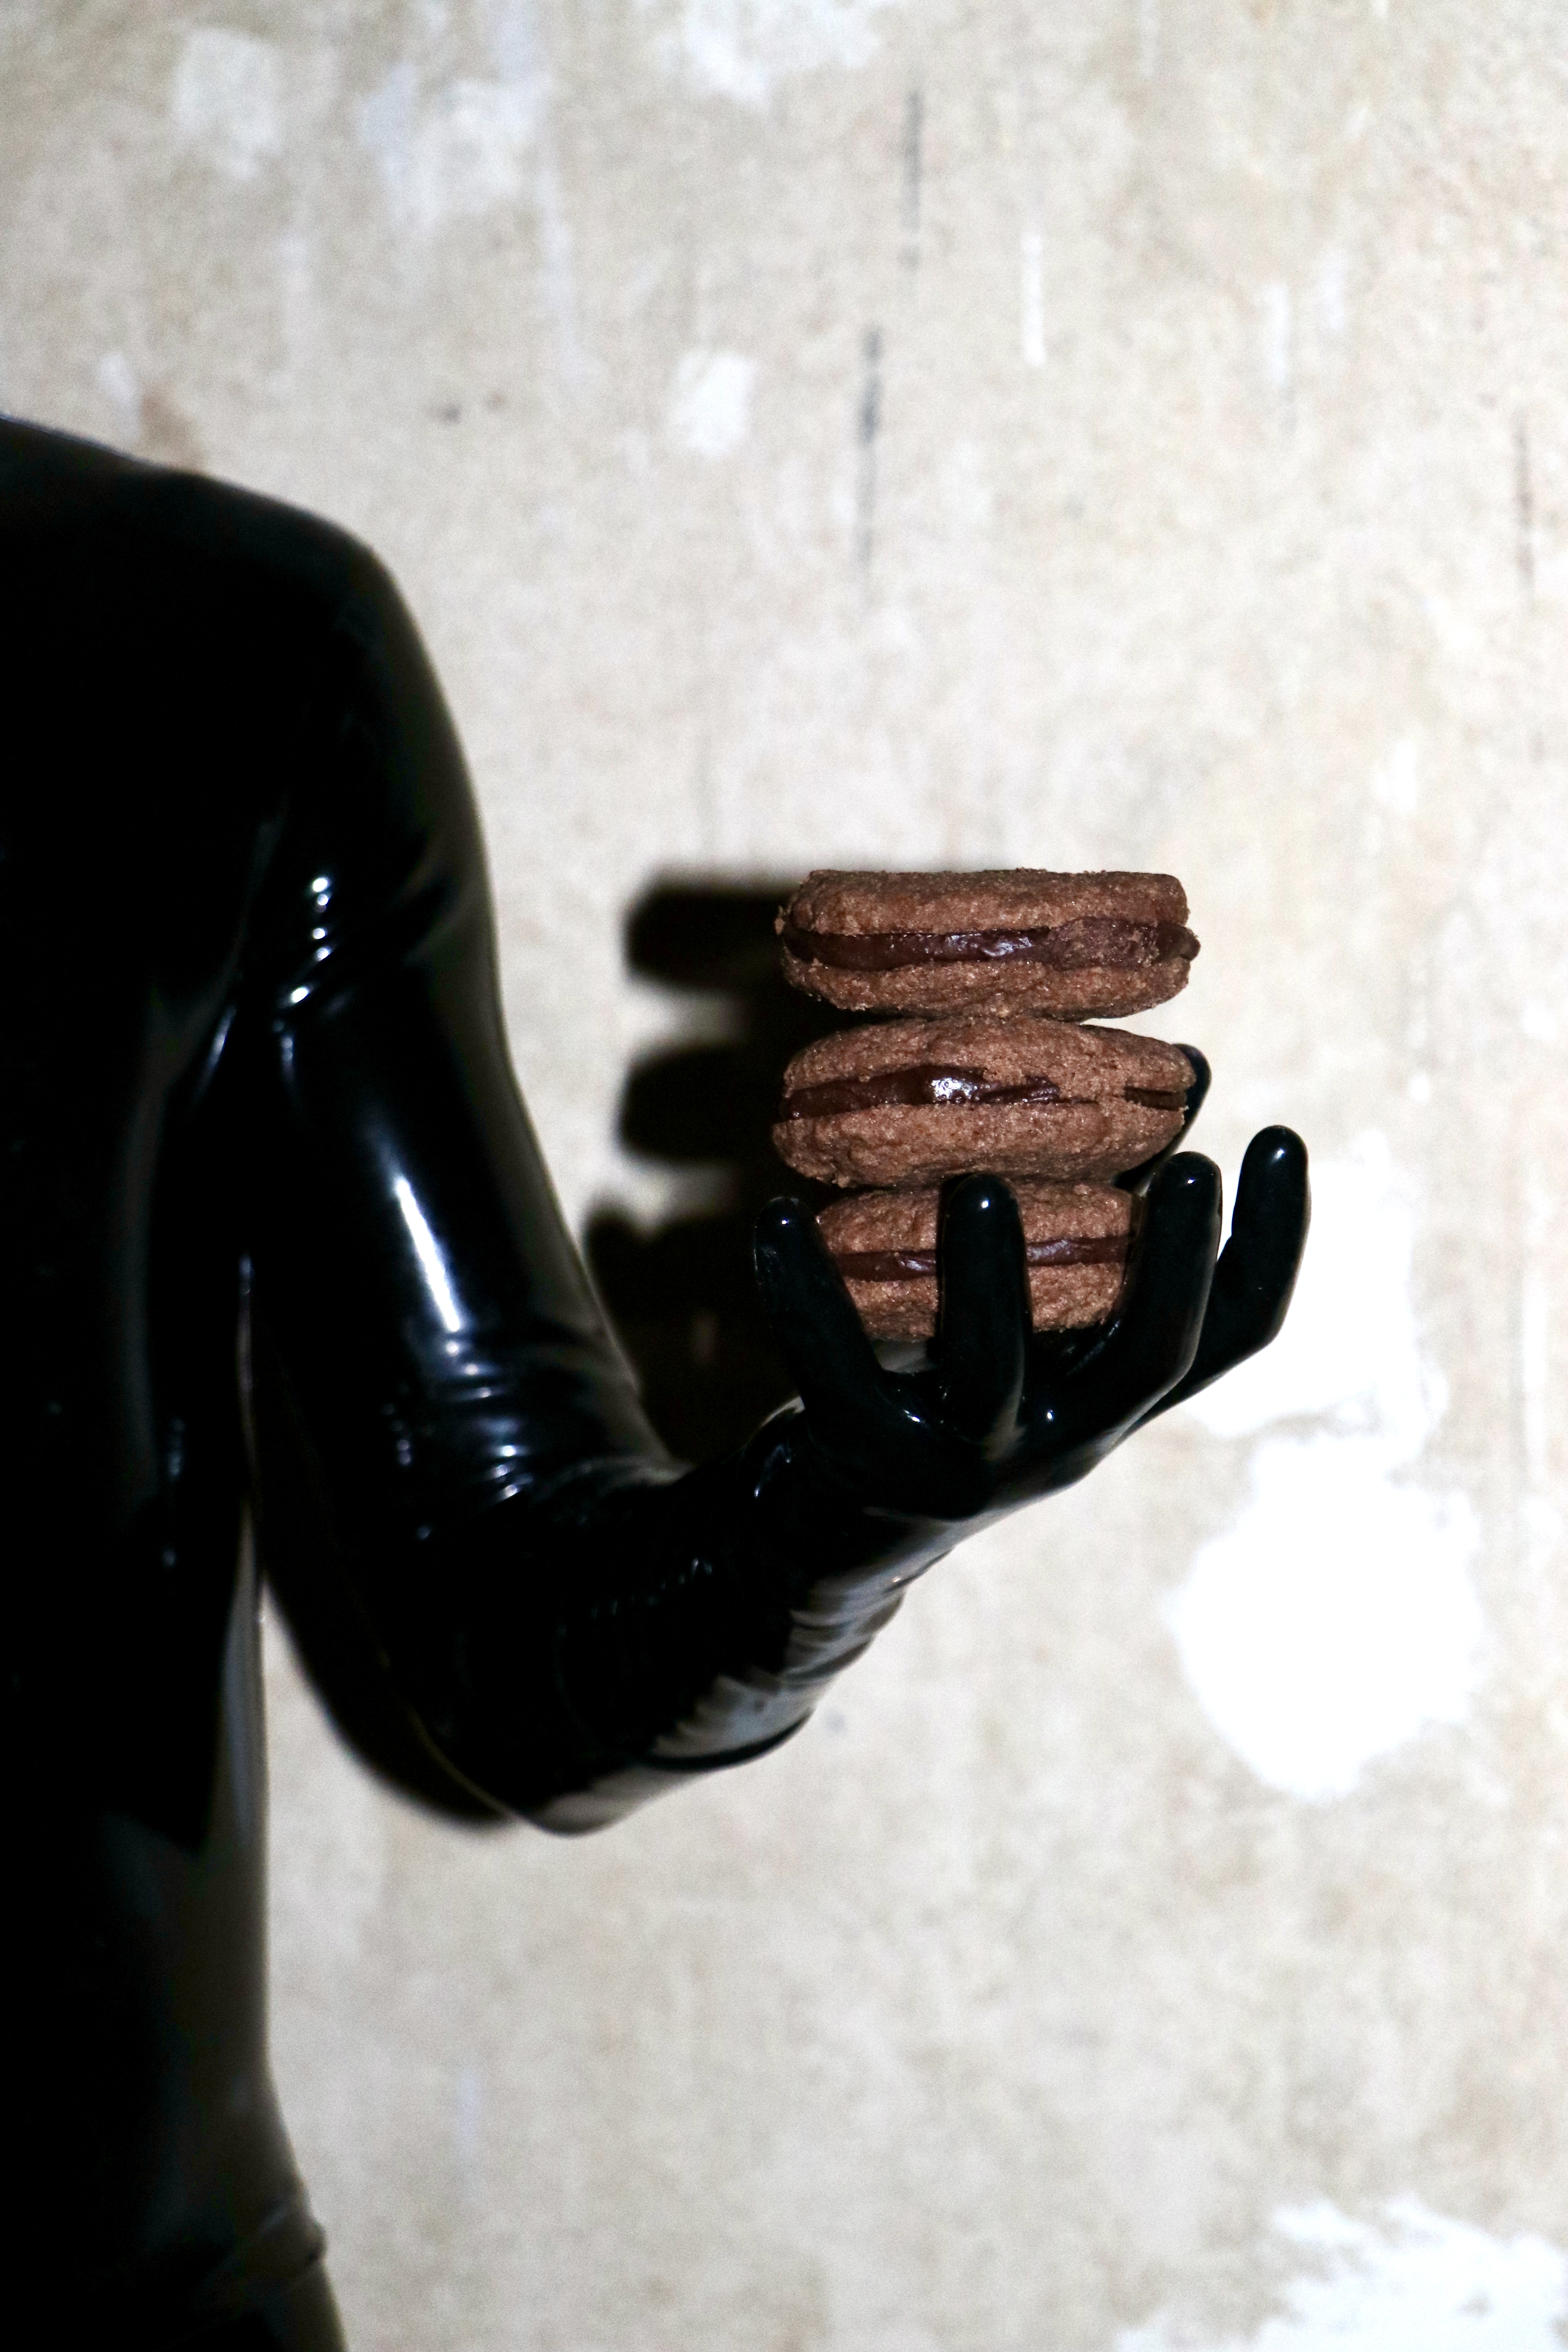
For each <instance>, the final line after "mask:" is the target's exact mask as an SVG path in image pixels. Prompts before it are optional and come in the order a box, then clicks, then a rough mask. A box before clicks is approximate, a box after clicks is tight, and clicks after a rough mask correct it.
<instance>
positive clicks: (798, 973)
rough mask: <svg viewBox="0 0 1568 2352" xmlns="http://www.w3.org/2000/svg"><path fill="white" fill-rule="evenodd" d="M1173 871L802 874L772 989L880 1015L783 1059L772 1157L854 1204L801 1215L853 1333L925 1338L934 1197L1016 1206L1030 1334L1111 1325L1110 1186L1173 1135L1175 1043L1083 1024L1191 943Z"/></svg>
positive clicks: (1127, 1002)
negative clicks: (779, 978) (785, 987)
mask: <svg viewBox="0 0 1568 2352" xmlns="http://www.w3.org/2000/svg"><path fill="white" fill-rule="evenodd" d="M1186 919H1187V901H1186V896H1185V893H1184V890H1183V888H1182V886H1181V884H1180V883H1179V882H1178V881H1177V880H1176V879H1175V877H1174V876H1173V875H1169V874H1050V873H1045V872H1041V871H1037V870H1034V869H1031V868H1027V867H1020V868H1016V869H1014V870H1011V871H1007V872H995V873H974V874H840V873H816V874H810V875H808V876H807V877H806V878H805V881H804V882H803V883H802V884H801V886H800V887H799V889H798V890H796V892H795V896H794V897H793V898H791V899H790V900H789V902H788V904H787V905H786V906H785V907H784V908H783V910H782V912H781V913H780V915H779V918H778V922H777V927H776V928H777V929H778V933H779V939H780V944H781V947H782V950H783V957H784V976H785V978H786V979H787V980H788V981H789V982H791V984H792V985H793V986H794V987H795V988H799V989H803V990H804V991H805V992H806V993H807V994H809V995H812V996H817V997H821V998H823V999H824V1000H825V1001H826V1003H829V1004H832V1005H836V1006H837V1007H838V1008H839V1009H840V1010H841V1011H843V1012H846V1013H863V1014H868V1015H876V1016H879V1017H877V1018H874V1019H867V1020H863V1021H861V1022H858V1023H857V1024H855V1025H854V1026H852V1027H846V1028H843V1029H839V1030H836V1031H834V1032H833V1034H831V1035H829V1036H826V1037H822V1038H818V1039H817V1040H816V1042H815V1043H814V1044H812V1045H807V1046H806V1047H805V1050H804V1051H803V1052H801V1053H798V1054H796V1055H795V1058H794V1060H793V1061H792V1062H791V1063H790V1064H789V1066H788V1067H787V1068H786V1070H785V1072H784V1094H783V1098H782V1100H781V1103H780V1106H779V1114H778V1118H777V1121H776V1123H775V1125H774V1128H773V1145H774V1149H775V1150H777V1152H778V1153H779V1156H780V1157H781V1159H783V1160H785V1161H787V1163H788V1165H789V1166H790V1167H791V1168H793V1169H795V1170H796V1171H798V1172H799V1173H800V1174H801V1175H803V1176H809V1177H813V1178H815V1179H816V1180H817V1181H819V1182H824V1183H828V1184H837V1185H843V1186H867V1187H870V1188H872V1189H870V1190H867V1191H858V1192H851V1193H850V1194H849V1195H848V1197H847V1198H846V1199H845V1200H842V1201H837V1202H834V1203H833V1205H832V1206H831V1207H829V1208H827V1209H825V1210H824V1211H823V1212H822V1213H821V1216H820V1219H819V1223H820V1224H821V1227H822V1231H823V1234H824V1236H825V1238H826V1241H827V1244H828V1246H829V1248H830V1249H831V1250H832V1252H833V1255H834V1259H835V1262H836V1263H837V1266H838V1270H839V1272H840V1273H841V1274H842V1275H843V1276H844V1279H845V1282H846V1284H847V1287H848V1290H849V1295H850V1297H852V1298H853V1300H854V1302H855V1304H856V1307H858V1309H859V1312H860V1316H861V1319H862V1320H863V1322H864V1323H865V1326H866V1328H867V1330H868V1332H869V1333H870V1335H871V1337H872V1338H873V1339H929V1338H930V1337H931V1334H932V1333H933V1332H934V1330H935V1328H936V1319H937V1270H936V1268H937V1260H936V1247H937V1229H938V1224H939V1222H940V1216H941V1205H942V1186H943V1184H944V1183H946V1182H947V1181H949V1180H951V1179H952V1178H953V1177H955V1176H962V1175H966V1174H969V1173H970V1172H972V1171H984V1173H986V1174H988V1175H994V1176H1005V1177H1006V1179H1007V1180H1008V1181H1009V1183H1011V1185H1012V1187H1013V1190H1014V1192H1016V1196H1017V1201H1018V1207H1019V1210H1020V1212H1021V1214H1022V1217H1023V1223H1024V1240H1025V1246H1026V1255H1027V1259H1028V1272H1029V1293H1030V1300H1031V1304H1032V1307H1033V1313H1034V1320H1035V1328H1036V1329H1037V1330H1042V1331H1043V1330H1067V1329H1070V1328H1075V1327H1077V1326H1079V1325H1083V1324H1089V1323H1097V1322H1100V1321H1101V1320H1102V1319H1103V1318H1104V1317H1106V1316H1107V1315H1109V1314H1110V1310H1111V1308H1112V1307H1113V1306H1114V1305H1115V1302H1116V1297H1117V1293H1118V1291H1119V1290H1120V1288H1121V1278H1122V1270H1123V1268H1124V1266H1125V1264H1126V1260H1127V1253H1128V1247H1129V1244H1130V1241H1131V1221H1132V1213H1133V1207H1134V1202H1133V1197H1132V1195H1131V1193H1130V1192H1126V1191H1123V1190H1121V1189H1120V1188H1118V1187H1117V1186H1116V1185H1115V1184H1113V1183H1111V1182H1110V1181H1109V1180H1110V1179H1111V1178H1113V1177H1117V1176H1121V1175H1124V1174H1125V1173H1126V1172H1127V1171H1130V1170H1131V1169H1135V1168H1138V1167H1140V1166H1142V1163H1143V1162H1144V1161H1145V1160H1150V1159H1152V1157H1153V1156H1154V1155H1155V1154H1156V1153H1158V1152H1159V1151H1161V1150H1163V1149H1164V1147H1165V1146H1166V1145H1167V1144H1168V1143H1170V1142H1171V1141H1172V1140H1173V1138H1174V1137H1175V1136H1176V1135H1177V1134H1178V1133H1179V1132H1180V1129H1181V1126H1182V1120H1183V1115H1184V1108H1185V1104H1186V1096H1187V1090H1188V1088H1189V1087H1191V1086H1192V1085H1193V1083H1194V1070H1193V1066H1192V1065H1191V1063H1190V1062H1189V1061H1188V1059H1187V1057H1186V1055H1184V1053H1183V1052H1182V1050H1181V1048H1180V1047H1179V1046H1176V1045H1163V1044H1161V1043H1160V1042H1159V1041H1158V1040H1157V1039H1155V1038H1152V1037H1141V1036H1137V1035H1134V1034H1131V1033H1130V1032H1129V1031H1127V1030H1121V1029H1106V1028H1101V1027H1100V1026H1099V1025H1097V1024H1096V1023H1095V1022H1094V1020H1093V1019H1092V1017H1091V1016H1095V1015H1100V1016H1102V1017H1108V1018H1111V1019H1114V1018H1117V1017H1119V1016H1121V1015H1123V1014H1126V1013H1142V1012H1144V1011H1146V1010H1147V1009H1148V1007H1149V1006H1151V1005H1154V1004H1162V1003H1165V1002H1166V1000H1167V999H1168V998H1170V997H1173V996H1174V995H1175V994H1176V993H1177V992H1178V991H1179V990H1181V989H1183V988H1184V987H1185V985H1186V982H1187V971H1188V967H1189V966H1190V964H1191V962H1192V960H1193V958H1194V956H1195V955H1196V953H1197V951H1198V943H1197V941H1196V940H1195V939H1194V937H1193V935H1192V933H1191V931H1189V930H1188V929H1187V928H1186Z"/></svg>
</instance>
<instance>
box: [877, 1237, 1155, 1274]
mask: <svg viewBox="0 0 1568 2352" xmlns="http://www.w3.org/2000/svg"><path fill="white" fill-rule="evenodd" d="M1128 1240H1129V1237H1128V1235H1127V1234H1064V1235H1063V1236H1062V1237H1061V1238H1060V1239H1058V1240H1057V1241H1050V1242H1026V1244H1025V1245H1024V1256H1025V1259H1026V1262H1027V1264H1029V1265H1124V1264H1125V1263H1126V1259H1127V1250H1128ZM833 1263H834V1265H836V1266H837V1268H838V1271H839V1273H840V1274H841V1275H842V1276H844V1279H845V1280H846V1282H913V1281H916V1280H918V1279H919V1277H920V1276H921V1275H932V1274H934V1273H935V1272H936V1252H935V1250H933V1249H930V1250H844V1251H836V1252H835V1253H834V1259H833Z"/></svg>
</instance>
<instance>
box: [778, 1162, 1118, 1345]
mask: <svg viewBox="0 0 1568 2352" xmlns="http://www.w3.org/2000/svg"><path fill="white" fill-rule="evenodd" d="M1013 1191H1014V1192H1015V1194H1016V1198H1017V1202H1018V1213H1019V1215H1020V1216H1021V1217H1022V1219H1023V1224H1024V1255H1025V1259H1026V1264H1027V1265H1028V1271H1029V1305H1030V1308H1031V1311H1032V1313H1033V1317H1034V1324H1035V1328H1036V1330H1037V1331H1068V1330H1074V1329H1077V1328H1079V1326H1080V1325H1082V1324H1085V1323H1101V1322H1103V1321H1104V1319H1105V1318H1106V1317H1107V1316H1108V1315H1109V1314H1110V1310H1111V1308H1112V1307H1114V1306H1115V1304H1116V1299H1117V1294H1118V1292H1119V1291H1120V1290H1121V1278H1122V1275H1123V1272H1124V1270H1125V1268H1126V1265H1127V1252H1128V1248H1129V1246H1130V1244H1131V1236H1132V1216H1133V1210H1134V1202H1133V1200H1132V1197H1131V1194H1130V1193H1127V1192H1117V1191H1115V1190H1114V1189H1113V1188H1112V1187H1111V1186H1110V1185H1106V1184H1040V1183H1036V1182H1033V1181H1030V1180H1029V1179H1027V1178H1025V1179H1023V1180H1022V1181H1019V1182H1017V1183H1016V1184H1015V1185H1014V1187H1013ZM941 1211H942V1195H941V1193H940V1192H938V1191H936V1190H935V1189H934V1188H932V1189H931V1190H929V1191H924V1192H857V1193H856V1194H855V1195H854V1197H853V1198H852V1199H850V1200H847V1201H835V1202H834V1203H833V1205H832V1207H831V1208H827V1209H824V1210H823V1212H822V1213H821V1215H820V1216H819V1217H818V1219H817V1223H818V1224H819V1225H820V1226H821V1228H822V1234H823V1239H824V1240H825V1241H826V1244H827V1246H828V1248H829V1249H830V1250H831V1251H832V1253H833V1260H834V1264H835V1265H837V1268H838V1271H839V1273H840V1274H841V1275H842V1276H844V1281H845V1286H846V1287H847V1290H848V1293H849V1296H850V1297H851V1298H852V1299H853V1300H854V1301H855V1304H856V1306H857V1307H858V1309H859V1311H860V1319H861V1321H862V1322H863V1323H864V1324H865V1326H866V1328H867V1330H868V1332H869V1334H870V1336H871V1338H872V1339H930V1338H931V1334H932V1333H933V1332H934V1330H935V1329H936V1310H937V1255H936V1239H937V1231H938V1227H939V1224H940V1222H941Z"/></svg>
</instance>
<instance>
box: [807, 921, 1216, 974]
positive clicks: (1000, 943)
mask: <svg viewBox="0 0 1568 2352" xmlns="http://www.w3.org/2000/svg"><path fill="white" fill-rule="evenodd" d="M781 936H782V938H783V941H784V948H785V949H786V950H787V951H788V953H789V954H791V955H792V956H794V957H795V961H797V962H798V963H823V964H829V965H831V966H833V967H834V969H835V970H837V971H902V970H903V969H904V968H905V967H906V966H908V965H910V964H921V963H1043V964H1051V965H1054V966H1055V968H1056V969H1057V970H1058V971H1089V970H1091V969H1094V968H1097V967H1098V968H1101V969H1105V970H1110V971H1135V970H1136V969H1137V968H1138V966H1139V965H1140V964H1148V963H1161V962H1163V961H1164V960H1165V958H1166V957H1168V956H1180V957H1181V958H1182V959H1183V961H1184V962H1186V963H1191V961H1192V960H1193V958H1194V956H1195V955H1196V953H1197V951H1198V943H1197V941H1196V940H1195V939H1194V937H1193V935H1192V933H1191V931H1189V930H1188V929H1187V928H1186V926H1185V924H1184V923H1135V922H1131V921H1130V920H1128V919H1127V918H1126V917H1124V916H1121V915H1085V916H1081V917H1080V918H1079V920H1078V921H1076V922H1071V923H1047V924H1043V925H1041V926H1040V927H1039V928H1038V929H1035V930H1017V931H803V930H801V929H799V928H798V926H797V925H795V924H794V923H786V924H785V926H784V931H783V933H782V935H781Z"/></svg>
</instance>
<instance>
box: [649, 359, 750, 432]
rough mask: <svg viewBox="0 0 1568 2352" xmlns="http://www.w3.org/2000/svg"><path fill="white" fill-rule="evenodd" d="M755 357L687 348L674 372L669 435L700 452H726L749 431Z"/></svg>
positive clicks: (670, 401)
mask: <svg viewBox="0 0 1568 2352" xmlns="http://www.w3.org/2000/svg"><path fill="white" fill-rule="evenodd" d="M756 375H757V369H756V362H755V361H754V360H749V359H747V358H746V356H745V354H744V353H743V352H702V351H698V352H687V353H686V355H685V357H684V358H683V359H682V360H681V362H680V364H679V367H678V368H677V369H676V371H675V383H674V385H673V387H672V389H671V393H670V400H669V437H670V439H671V440H672V441H673V442H674V444H675V446H676V447H677V448H678V449H687V450H689V451H690V453H691V454H692V456H693V457H729V456H730V454H731V451H732V450H735V449H738V448H739V447H740V446H741V444H742V441H743V440H744V439H745V437H746V436H747V434H748V432H749V431H750V430H751V423H752V385H753V384H754V383H755V382H756Z"/></svg>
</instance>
